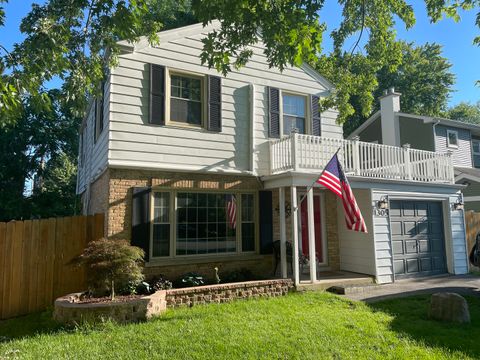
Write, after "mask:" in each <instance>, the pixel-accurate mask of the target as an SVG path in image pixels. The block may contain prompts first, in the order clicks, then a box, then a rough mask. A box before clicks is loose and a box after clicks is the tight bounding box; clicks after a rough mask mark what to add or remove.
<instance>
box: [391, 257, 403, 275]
mask: <svg viewBox="0 0 480 360" xmlns="http://www.w3.org/2000/svg"><path fill="white" fill-rule="evenodd" d="M393 269H394V271H395V274H397V275H403V274H405V261H404V260H395V261H394V262H393Z"/></svg>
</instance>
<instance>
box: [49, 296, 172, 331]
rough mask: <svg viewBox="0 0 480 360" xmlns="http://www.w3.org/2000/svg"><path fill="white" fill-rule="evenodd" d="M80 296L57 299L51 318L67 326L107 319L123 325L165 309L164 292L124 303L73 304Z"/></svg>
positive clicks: (146, 317)
mask: <svg viewBox="0 0 480 360" xmlns="http://www.w3.org/2000/svg"><path fill="white" fill-rule="evenodd" d="M80 295H81V293H75V294H70V295H66V296H63V297H61V298H58V299H57V300H56V301H55V311H54V313H53V318H54V319H55V320H56V321H58V322H60V323H63V324H68V325H76V324H81V323H84V322H93V323H95V322H99V321H102V320H107V319H110V320H113V321H115V322H118V323H121V324H124V323H131V322H139V321H145V320H148V319H150V318H151V317H153V316H156V315H160V314H161V313H162V312H164V311H165V310H166V308H167V306H166V302H165V291H157V292H156V293H155V294H152V295H149V296H142V297H140V298H136V299H131V300H128V301H124V302H108V303H96V304H95V303H91V304H83V303H78V302H75V301H77V300H78V298H79V296H80Z"/></svg>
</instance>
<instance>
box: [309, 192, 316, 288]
mask: <svg viewBox="0 0 480 360" xmlns="http://www.w3.org/2000/svg"><path fill="white" fill-rule="evenodd" d="M307 209H308V249H309V252H308V258H309V261H310V281H311V282H312V283H314V282H316V281H317V256H316V251H315V217H314V216H313V187H311V188H309V189H308V191H307Z"/></svg>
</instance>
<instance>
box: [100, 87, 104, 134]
mask: <svg viewBox="0 0 480 360" xmlns="http://www.w3.org/2000/svg"><path fill="white" fill-rule="evenodd" d="M104 101H105V81H102V85H101V93H100V99H99V105H98V106H99V109H98V110H99V122H100V123H99V125H100V130H99V134H101V133H102V131H103V125H104V124H103V105H104Z"/></svg>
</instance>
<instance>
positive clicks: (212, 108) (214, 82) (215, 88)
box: [207, 75, 222, 132]
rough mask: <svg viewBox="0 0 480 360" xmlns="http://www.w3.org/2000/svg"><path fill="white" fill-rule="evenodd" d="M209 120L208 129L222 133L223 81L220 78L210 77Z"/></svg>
mask: <svg viewBox="0 0 480 360" xmlns="http://www.w3.org/2000/svg"><path fill="white" fill-rule="evenodd" d="M207 87H208V91H207V92H208V100H207V106H208V118H207V129H208V130H210V131H217V132H221V131H222V79H221V78H220V77H218V76H211V75H209V76H208V86H207Z"/></svg>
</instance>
